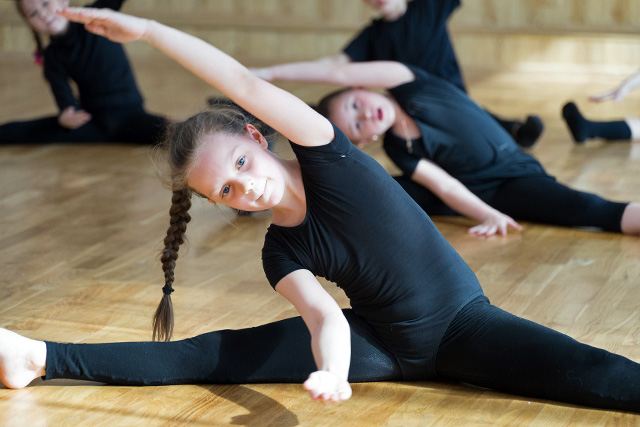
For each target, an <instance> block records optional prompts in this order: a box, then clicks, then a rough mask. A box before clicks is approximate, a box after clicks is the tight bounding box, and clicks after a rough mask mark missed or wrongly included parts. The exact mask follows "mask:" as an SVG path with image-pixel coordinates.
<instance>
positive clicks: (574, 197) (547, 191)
mask: <svg viewBox="0 0 640 427" xmlns="http://www.w3.org/2000/svg"><path fill="white" fill-rule="evenodd" d="M395 179H396V181H398V183H399V184H400V185H401V186H402V188H404V190H405V191H406V192H407V193H409V195H410V196H411V197H412V198H413V200H415V201H416V202H417V203H418V205H420V207H421V208H422V209H423V210H424V211H425V212H426V213H427V214H429V215H457V213H456V212H455V211H453V210H452V209H451V208H449V207H448V206H446V205H445V204H444V202H442V200H440V199H439V198H438V197H437V196H436V195H434V194H433V193H432V192H431V191H429V190H427V189H426V188H425V187H423V186H422V185H420V184H418V183H416V182H414V181H412V180H411V178H409V177H407V176H398V177H395ZM475 195H476V196H478V197H479V198H480V199H482V200H483V201H484V202H485V203H486V204H488V205H489V206H491V207H493V208H495V209H497V210H499V211H500V212H502V213H504V214H506V215H509V216H511V217H513V218H514V219H516V220H521V221H531V222H539V223H543V224H552V225H562V226H567V227H597V228H600V229H602V230H606V231H615V232H620V231H621V230H620V221H621V220H622V214H623V212H624V210H625V208H626V207H627V203H617V202H611V201H609V200H605V199H603V198H602V197H599V196H597V195H595V194H591V193H586V192H583V191H578V190H573V189H571V188H569V187H567V186H566V185H564V184H561V183H559V182H558V181H556V180H555V179H554V178H553V177H551V176H533V177H522V178H511V179H508V180H505V181H504V182H503V183H502V184H500V185H499V186H498V187H495V188H492V189H489V190H485V191H481V192H475Z"/></svg>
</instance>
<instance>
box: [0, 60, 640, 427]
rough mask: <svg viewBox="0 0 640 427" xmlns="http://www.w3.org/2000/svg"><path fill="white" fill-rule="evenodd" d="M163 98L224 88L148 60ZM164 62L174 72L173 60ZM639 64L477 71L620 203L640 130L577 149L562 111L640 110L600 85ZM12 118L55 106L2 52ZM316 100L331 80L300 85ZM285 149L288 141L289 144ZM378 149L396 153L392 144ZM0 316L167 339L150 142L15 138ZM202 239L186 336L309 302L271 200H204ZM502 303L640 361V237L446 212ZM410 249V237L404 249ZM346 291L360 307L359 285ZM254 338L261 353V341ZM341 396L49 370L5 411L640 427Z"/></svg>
mask: <svg viewBox="0 0 640 427" xmlns="http://www.w3.org/2000/svg"><path fill="white" fill-rule="evenodd" d="M137 67H138V77H139V81H140V85H141V87H142V89H143V91H144V92H145V94H146V96H147V100H148V107H149V109H151V110H154V111H158V112H163V113H167V114H170V115H171V116H172V117H183V116H185V115H187V114H190V113H193V112H195V111H197V110H198V109H199V108H200V107H201V106H202V105H204V100H205V97H206V95H207V94H209V93H213V91H210V90H208V89H207V88H206V87H205V86H204V85H203V84H202V83H200V82H199V81H197V80H196V79H195V78H193V77H191V76H190V75H188V74H186V72H182V71H181V70H180V69H179V68H178V67H177V66H174V65H173V64H171V63H169V62H167V63H166V64H165V63H164V62H163V63H161V64H154V65H153V66H151V65H149V64H137ZM157 70H163V72H162V73H161V72H158V71H157ZM622 77H623V75H621V74H619V75H618V74H609V75H594V74H571V75H569V74H564V73H562V72H556V73H547V72H540V73H534V72H532V71H531V70H529V71H528V72H521V73H516V72H514V71H506V72H502V73H497V72H474V73H468V80H469V83H470V87H471V93H472V95H473V96H474V97H475V98H476V99H477V100H478V101H479V102H480V103H482V104H483V105H485V106H487V107H488V108H490V109H491V110H493V111H494V112H496V113H502V114H503V115H513V116H522V115H523V114H525V113H527V112H537V113H539V114H540V115H541V116H542V117H543V119H544V121H545V123H546V131H545V134H544V136H543V138H542V140H541V141H540V142H539V143H538V145H537V146H536V147H535V148H534V149H532V150H531V152H532V154H533V155H535V156H536V157H538V158H539V159H540V160H541V161H542V163H543V164H544V165H545V166H546V167H547V169H548V170H549V172H550V173H552V174H554V175H556V176H557V177H558V178H559V179H560V180H561V181H564V182H566V183H569V184H571V185H573V186H575V187H577V188H580V189H584V190H589V191H593V192H597V193H600V194H602V195H604V196H606V197H609V198H612V199H618V200H636V201H637V200H640V144H638V143H632V144H629V143H620V144H605V143H602V142H598V141H596V142H590V143H588V144H585V145H583V146H578V145H574V144H573V143H572V142H571V140H570V137H569V134H568V132H567V130H566V128H565V127H564V124H563V123H562V122H561V121H560V114H559V111H560V108H561V105H562V104H563V102H564V101H566V100H568V99H575V100H577V101H578V102H579V104H580V105H581V106H583V107H584V109H585V110H586V111H587V112H588V113H590V114H591V115H592V116H598V117H602V118H606V117H611V116H618V115H626V114H631V115H633V114H636V115H638V114H640V96H638V95H640V94H634V95H632V96H631V97H630V99H629V100H627V101H625V102H623V103H622V104H619V105H615V106H613V105H602V106H592V105H586V104H587V102H586V95H587V94H591V93H594V92H598V91H601V90H604V89H606V88H608V87H610V86H612V85H613V84H615V83H616V82H617V81H619V80H620V79H621V78H622ZM0 82H1V84H0V121H2V122H3V121H6V120H9V119H18V118H25V117H30V116H34V115H35V116H37V115H40V114H44V113H50V112H54V111H55V110H54V108H53V106H52V102H51V98H50V94H49V93H48V91H47V88H46V86H45V85H44V84H43V83H42V82H41V80H40V77H39V70H38V69H37V68H36V67H33V66H31V65H25V64H24V63H21V62H20V61H2V62H1V63H0ZM287 87H289V88H292V89H295V90H296V92H297V93H299V94H300V95H301V96H303V97H305V98H306V99H308V100H311V99H313V97H314V96H315V95H316V94H317V93H318V89H317V88H309V87H302V86H297V85H291V86H287ZM279 150H280V151H281V152H282V153H284V155H289V152H288V148H287V147H286V146H284V145H281V146H280V147H279ZM369 152H370V154H372V155H374V156H375V157H376V158H377V159H379V160H380V161H381V162H383V164H385V166H388V167H389V168H390V170H391V169H392V168H391V167H390V166H389V162H388V161H387V160H385V158H384V156H383V154H382V152H381V150H380V149H379V148H373V149H371V150H370V151H369ZM0 182H1V183H2V185H0V209H1V210H0V213H1V215H0V260H1V261H0V262H1V265H2V267H1V272H2V274H0V326H1V327H5V328H9V329H12V330H15V331H17V332H19V333H22V334H25V335H27V336H29V337H32V338H36V339H47V340H56V341H66V342H85V343H90V342H104V341H132V340H147V339H149V338H150V319H151V316H152V314H153V311H154V310H155V307H156V305H157V303H158V301H159V299H160V297H161V287H162V285H163V283H162V272H161V269H160V266H159V261H158V252H159V250H160V249H161V240H162V238H163V237H164V233H165V230H166V226H167V224H168V207H169V200H170V193H169V192H168V191H167V190H166V189H164V188H163V187H162V185H161V184H160V182H159V180H158V179H157V178H156V176H155V172H154V169H153V167H152V165H151V162H150V161H149V156H148V151H147V148H146V147H136V146H127V145H116V144H104V145H91V146H72V145H62V144H60V145H57V144H56V145H48V146H33V147H0ZM192 215H193V221H192V222H191V224H190V226H189V231H188V235H189V238H190V245H189V249H188V251H184V253H182V254H181V257H180V259H179V261H178V268H177V274H176V275H177V279H176V285H175V287H176V292H175V293H174V294H173V302H174V307H175V311H176V315H177V322H176V333H175V338H176V339H178V338H183V337H189V336H192V335H195V334H199V333H202V332H206V331H209V330H214V329H221V328H243V327H248V326H253V325H258V324H261V323H264V322H269V321H273V320H276V319H280V318H284V317H288V316H291V315H294V314H295V312H294V310H293V309H292V307H291V306H290V305H289V303H288V302H287V301H285V300H284V299H283V298H281V297H279V296H278V295H277V294H276V293H275V292H273V290H272V289H271V288H270V287H269V285H268V284H267V281H266V280H265V278H264V274H263V272H262V266H261V261H260V248H261V243H262V241H263V235H264V233H265V230H266V227H267V226H268V224H269V215H268V214H259V215H256V216H254V217H249V218H237V219H236V218H235V217H234V215H233V214H232V213H231V212H229V211H228V210H227V209H226V208H224V207H222V208H215V207H212V206H211V205H209V204H207V203H200V202H196V203H195V206H194V208H193V211H192ZM436 220H437V225H438V227H439V228H440V229H441V231H442V232H443V233H444V235H445V236H446V238H447V239H449V241H450V242H451V243H452V244H453V246H454V247H455V248H456V249H457V250H458V251H459V252H460V254H461V255H462V257H463V258H464V259H465V260H466V261H467V262H468V263H469V264H470V265H471V267H472V268H473V270H474V271H475V272H476V274H477V275H478V277H479V279H480V282H481V283H482V284H483V286H484V290H485V292H486V294H487V295H488V296H489V298H490V299H491V301H492V302H493V303H494V304H496V305H498V306H500V307H502V308H504V309H506V310H508V311H511V312H513V313H515V314H517V315H520V316H523V317H525V318H528V319H531V320H534V321H536V322H539V323H542V324H544V325H547V326H550V327H552V328H555V329H558V330H560V331H562V332H564V333H567V334H570V335H571V336H573V337H575V338H577V339H579V340H581V341H584V342H586V343H589V344H591V345H594V346H599V347H604V348H606V349H608V350H611V351H614V352H617V353H620V354H623V355H625V356H627V357H629V358H631V359H633V360H636V361H640V345H639V341H640V309H639V308H638V307H639V305H640V286H639V285H640V238H633V237H624V236H621V235H618V234H611V233H602V232H593V231H585V230H575V229H568V228H559V227H550V226H541V225H532V224H524V230H523V231H522V232H520V233H512V234H510V235H509V236H508V237H506V238H499V237H494V238H490V239H487V240H483V239H478V238H474V237H470V236H468V235H467V234H466V227H467V226H468V225H469V222H467V221H465V220H461V219H437V218H436ZM397 250H401V248H397ZM328 289H330V291H331V292H332V294H333V295H335V296H336V298H337V299H338V300H339V301H340V303H341V304H343V305H346V299H345V297H344V295H343V294H341V293H340V292H339V291H337V290H336V288H335V287H334V286H332V285H330V284H329V285H328ZM247 351H251V349H247ZM353 389H354V394H353V398H352V399H351V400H349V401H347V402H345V403H342V404H340V405H335V406H323V405H321V404H317V403H314V402H312V401H311V400H310V399H309V398H308V397H307V395H306V393H305V392H304V391H303V390H302V388H301V387H300V386H299V385H278V384H276V385H241V386H216V385H206V386H200V385H198V386H196V385H193V386H170V387H144V388H136V387H113V386H103V385H100V384H93V383H78V382H71V381H52V382H47V383H44V382H42V381H39V380H38V381H35V382H34V383H33V384H32V385H31V386H30V387H28V388H26V389H23V390H17V391H14V390H6V389H2V388H0V424H1V425H7V426H46V425H51V426H54V425H55V426H67V425H109V426H112V425H127V426H130V425H180V424H190V425H247V426H297V425H301V426H354V425H358V426H419V425H541V426H563V425H640V417H638V416H636V415H632V414H626V413H616V412H608V411H601V410H592V409H585V408H581V407H576V406H572V405H566V404H558V403H554V402H548V401H544V400H536V399H527V398H523V397H514V396H510V395H505V394H501V393H496V392H492V391H488V390H482V389H476V388H470V387H466V386H463V385H458V384H440V383H431V382H424V383H378V384H354V386H353Z"/></svg>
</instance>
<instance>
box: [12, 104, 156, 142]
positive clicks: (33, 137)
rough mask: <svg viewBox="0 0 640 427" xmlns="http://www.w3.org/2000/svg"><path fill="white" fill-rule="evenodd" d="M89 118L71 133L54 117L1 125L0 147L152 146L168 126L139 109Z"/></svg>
mask: <svg viewBox="0 0 640 427" xmlns="http://www.w3.org/2000/svg"><path fill="white" fill-rule="evenodd" d="M91 116H92V118H91V121H89V122H88V123H86V124H85V125H83V126H80V127H79V128H77V129H73V130H71V129H67V128H64V127H62V126H60V124H59V123H58V118H57V117H56V116H53V117H44V118H40V119H35V120H27V121H20V122H11V123H6V124H3V125H1V126H0V144H12V145H23V144H46V143H55V142H70V143H96V142H126V143H134V144H155V143H158V142H160V139H161V138H162V136H163V135H164V132H165V128H166V125H167V120H166V119H165V118H164V117H161V116H156V115H153V114H149V113H147V112H146V111H144V109H143V108H142V107H122V108H118V109H109V110H106V111H102V112H93V113H92V114H91Z"/></svg>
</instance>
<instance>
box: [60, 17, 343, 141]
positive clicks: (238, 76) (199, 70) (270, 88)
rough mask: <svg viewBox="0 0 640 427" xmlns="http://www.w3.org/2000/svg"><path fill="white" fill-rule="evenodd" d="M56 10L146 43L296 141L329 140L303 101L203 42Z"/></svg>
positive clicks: (101, 31)
mask: <svg viewBox="0 0 640 427" xmlns="http://www.w3.org/2000/svg"><path fill="white" fill-rule="evenodd" d="M61 14H62V15H64V16H65V17H67V19H69V20H71V21H75V22H80V23H83V24H85V27H86V29H87V30H88V31H91V32H93V33H95V34H98V35H101V36H104V37H107V38H108V39H110V40H112V41H115V42H119V43H124V42H129V41H134V40H141V41H146V42H147V43H149V44H151V45H152V46H154V47H156V48H157V49H158V50H160V51H162V52H163V53H165V54H166V55H167V56H169V57H171V58H173V59H175V60H176V61H177V62H178V63H179V64H181V65H182V66H183V67H185V68H186V69H187V70H189V71H191V72H192V73H194V74H195V75H197V76H198V77H200V78H201V79H203V80H204V81H206V82H207V83H209V84H210V85H212V86H213V87H215V88H217V89H219V90H220V91H221V92H223V93H224V94H225V95H227V96H228V97H229V98H231V99H232V100H233V101H234V102H236V103H237V104H238V105H240V106H241V107H243V108H244V109H246V110H247V111H249V112H250V113H251V114H253V115H255V116H256V117H258V118H259V119H260V120H262V121H264V122H265V123H267V124H268V125H269V126H271V127H273V128H274V129H276V130H277V131H278V132H280V133H281V134H283V135H284V136H285V137H286V138H288V139H290V140H291V141H293V142H295V143H297V144H300V145H307V146H312V145H324V144H327V143H329V142H330V141H331V140H333V138H334V132H333V127H332V126H331V123H330V122H329V121H328V120H327V119H325V118H324V117H322V116H321V115H320V114H318V113H316V112H315V111H314V110H313V109H312V108H311V107H309V106H308V105H307V104H305V103H304V102H303V101H301V100H300V99H298V98H297V97H295V96H294V95H292V94H290V93H288V92H286V91H284V90H282V89H280V88H278V87H276V86H274V85H272V84H270V83H268V82H266V81H264V80H262V79H260V78H258V77H257V76H255V75H254V74H253V73H251V72H250V71H249V70H248V69H247V68H246V67H244V66H243V65H242V64H240V63H239V62H238V61H236V60H235V59H233V58H232V57H230V56H229V55H227V54H226V53H224V52H222V51H220V50H219V49H217V48H215V47H213V46H211V45H210V44H208V43H206V42H204V41H203V40H200V39H198V38H196V37H193V36H190V35H188V34H185V33H183V32H181V31H178V30H176V29H174V28H170V27H167V26H165V25H162V24H160V23H158V22H155V21H151V20H148V19H142V18H136V17H133V16H129V15H125V14H122V13H119V12H114V11H112V10H109V9H92V8H86V9H85V8H66V9H64V10H63V11H62V12H61Z"/></svg>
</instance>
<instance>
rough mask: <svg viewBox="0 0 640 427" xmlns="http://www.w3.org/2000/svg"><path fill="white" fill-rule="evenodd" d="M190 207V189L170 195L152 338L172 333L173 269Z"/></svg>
mask: <svg viewBox="0 0 640 427" xmlns="http://www.w3.org/2000/svg"><path fill="white" fill-rule="evenodd" d="M189 208H191V190H189V189H188V188H184V189H182V190H175V191H174V192H173V196H172V197H171V208H170V209H169V216H170V219H169V229H168V230H167V237H165V238H164V249H163V251H162V256H161V257H160V261H161V262H162V271H164V287H163V288H162V293H163V294H164V295H163V296H162V299H161V300H160V304H159V305H158V308H157V309H156V314H155V315H154V317H153V340H154V341H155V340H156V338H157V339H158V341H169V340H170V339H171V336H172V335H173V323H174V319H173V304H172V303H171V293H172V292H173V286H172V285H173V281H174V269H175V267H176V260H177V259H178V250H179V249H180V245H181V244H182V243H184V235H185V233H186V231H187V224H188V223H189V221H191V215H189Z"/></svg>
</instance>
